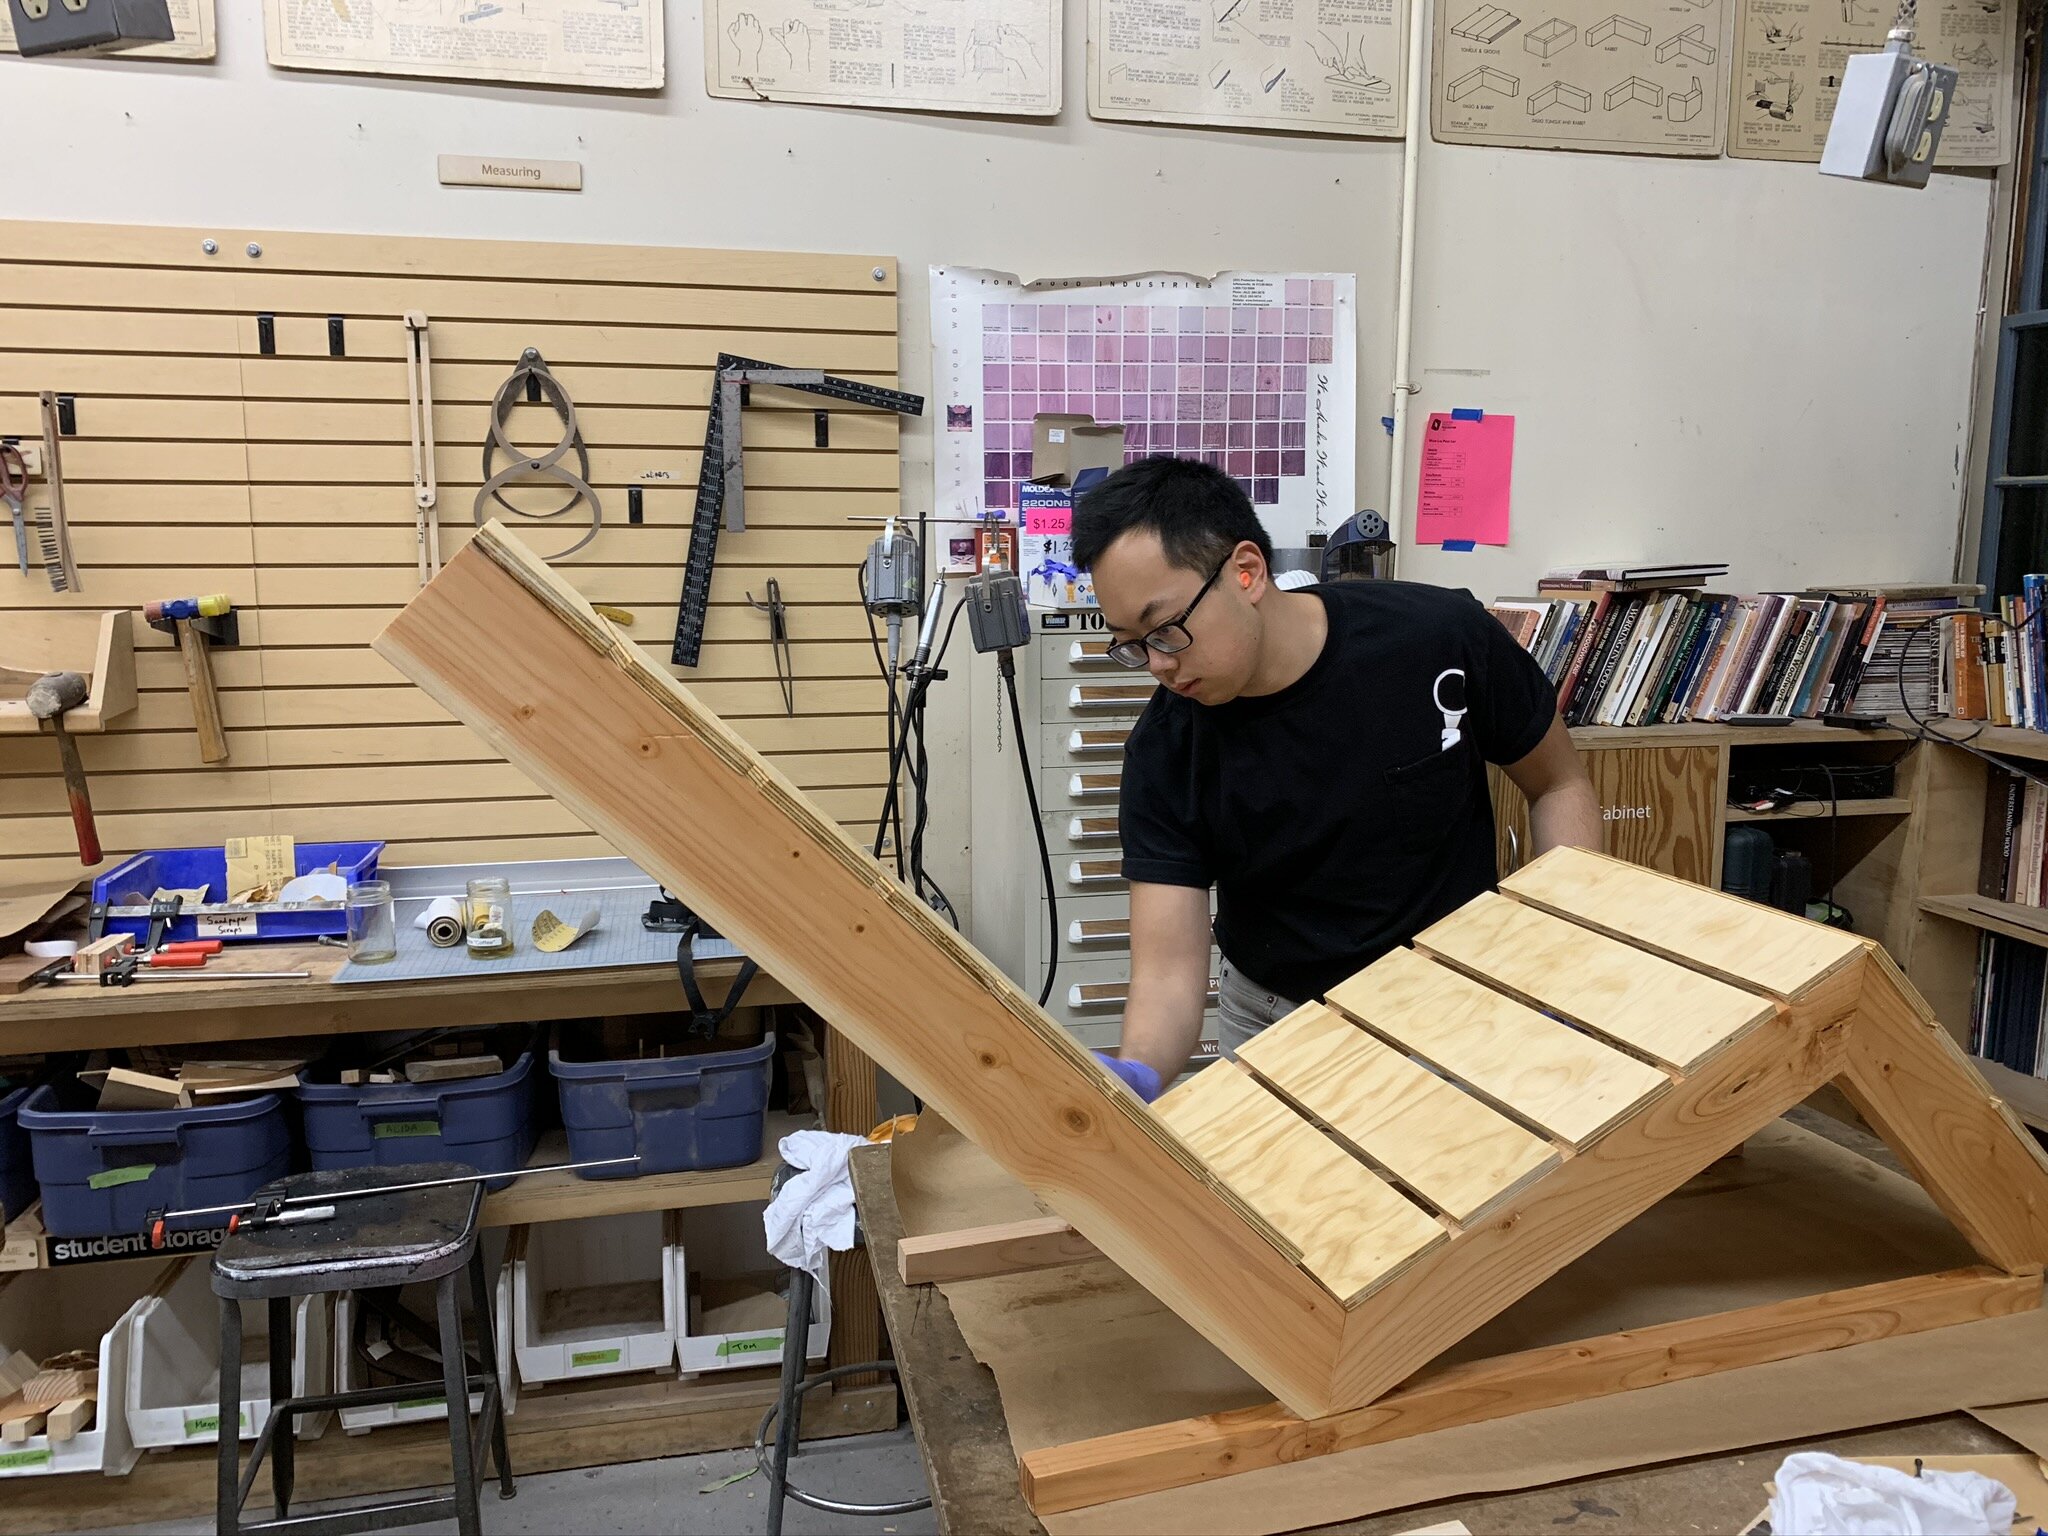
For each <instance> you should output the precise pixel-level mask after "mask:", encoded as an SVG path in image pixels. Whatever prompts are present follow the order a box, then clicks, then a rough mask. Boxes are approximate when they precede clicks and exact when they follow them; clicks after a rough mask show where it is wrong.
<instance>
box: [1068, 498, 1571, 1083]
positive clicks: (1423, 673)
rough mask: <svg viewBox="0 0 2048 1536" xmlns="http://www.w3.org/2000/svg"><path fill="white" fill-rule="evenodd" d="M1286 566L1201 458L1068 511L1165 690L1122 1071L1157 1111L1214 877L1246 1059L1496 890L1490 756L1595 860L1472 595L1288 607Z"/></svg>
mask: <svg viewBox="0 0 2048 1536" xmlns="http://www.w3.org/2000/svg"><path fill="white" fill-rule="evenodd" d="M1272 555H1273V546H1272V543H1271V541H1270V540H1269V539H1268V538H1267V536H1266V531H1265V529H1264V528H1262V527H1261V526H1260V524H1259V520H1258V516H1257V514H1256V513H1254V512H1253V510H1252V506H1251V502H1250V501H1249V500H1248V499H1247V498H1246V496H1245V494H1244V492H1243V491H1242V490H1240V489H1239V488H1238V485H1237V482H1236V481H1234V480H1232V479H1230V478H1229V477H1228V476H1227V475H1225V474H1223V473H1222V472H1221V471H1220V470H1216V469H1212V468H1209V467H1207V466H1205V465H1202V464H1199V463H1195V462H1192V461H1189V460H1184V459H1169V458H1153V459H1145V460H1143V461H1141V462H1140V463H1137V464H1132V465H1129V466H1127V467H1126V468H1124V469H1121V470H1119V471H1118V472H1117V473H1116V474H1114V475H1111V476H1110V477H1109V479H1107V480H1106V481H1104V482H1103V483H1102V485H1101V486H1099V487H1098V488H1097V489H1096V490H1095V491H1094V492H1092V493H1091V494H1089V495H1088V496H1086V497H1085V498H1084V499H1083V500H1082V502H1081V504H1080V505H1079V507H1077V508H1076V510H1075V514H1074V561H1075V564H1077V565H1079V566H1081V567H1082V568H1084V569H1086V570H1089V571H1091V572H1092V573H1093V575H1094V578H1095V595H1096V600H1097V601H1098V602H1099V603H1100V604H1101V606H1102V614H1103V617H1104V619H1106V620H1107V621H1108V624H1109V628H1110V632H1111V633H1110V639H1111V647H1110V655H1111V656H1112V657H1113V658H1114V659H1115V660H1117V661H1119V662H1121V663H1122V664H1123V665H1125V666H1128V667H1132V668H1138V667H1143V668H1145V669H1147V670H1149V671H1150V672H1151V674H1152V675H1153V677H1155V678H1156V679H1158V681H1159V684H1160V688H1159V691H1158V692H1157V693H1155V694H1153V696H1152V699H1151V701H1150V702H1149V703H1148V704H1147V705H1146V706H1145V712H1144V714H1143V715H1141V716H1140V717H1139V719H1138V723H1137V725H1136V726H1135V727H1134V728H1133V729H1132V731H1131V737H1130V742H1129V744H1128V745H1127V746H1126V748H1125V751H1124V772H1123V787H1122V792H1121V800H1122V808H1121V813H1120V823H1121V829H1122V841H1123V854H1124V877H1125V879H1126V880H1128V881H1129V883H1130V888H1131V993H1130V1003H1129V1006H1128V1007H1127V1008H1126V1010H1125V1012H1124V1027H1123V1043H1122V1047H1121V1056H1120V1058H1119V1059H1116V1060H1109V1059H1108V1058H1105V1062H1106V1064H1107V1065H1109V1066H1110V1068H1111V1069H1112V1070H1113V1071H1115V1072H1116V1073H1117V1074H1118V1075H1119V1076H1120V1077H1122V1078H1123V1079H1124V1081H1125V1082H1127V1083H1128V1084H1130V1086H1131V1087H1132V1089H1133V1090H1134V1091H1136V1092H1137V1093H1138V1094H1139V1096H1140V1097H1142V1098H1144V1099H1147V1100H1148V1101H1149V1100H1150V1099H1153V1098H1155V1097H1157V1096H1158V1094H1159V1092H1160V1090H1161V1089H1162V1087H1163V1086H1164V1085H1166V1084H1168V1083H1171V1082H1172V1081H1173V1079H1174V1078H1175V1077H1176V1076H1177V1075H1178V1074H1179V1073H1180V1072H1181V1070H1182V1069H1183V1068H1184V1067H1185V1066H1186V1064H1187V1061H1188V1058H1189V1057H1190V1056H1191V1055H1192V1054H1193V1053H1194V1049H1195V1045H1196V1042H1197V1040H1198V1039H1199V1037H1200V1033H1201V1025H1202V1010H1203V1006H1204V1001H1205V998H1206V996H1207V992H1208V982H1209V932H1210V922H1209V890H1210V887H1211V886H1214V887H1215V890H1216V921H1215V933H1216V942H1217V944H1218V945H1219V946H1220V947H1221V949H1222V951H1223V966H1222V971H1221V974H1220V976H1219V979H1218V988H1219V993H1220V995H1219V998H1218V1004H1217V1011H1218V1014H1219V1019H1220V1030H1221V1034H1222V1047H1223V1051H1224V1053H1225V1054H1226V1055H1232V1056H1234V1055H1235V1054H1236V1052H1237V1050H1238V1048H1239V1047H1240V1046H1242V1045H1244V1044H1245V1042H1246V1041H1248V1040H1250V1039H1251V1037H1252V1036H1253V1035H1254V1034H1256V1033H1257V1032H1258V1031H1259V1030H1261V1029H1263V1028H1265V1027H1266V1026H1267V1025H1268V1024H1271V1023H1273V1022H1274V1021H1275V1020H1277V1019H1279V1018H1281V1017H1282V1016H1283V1015H1285V1014H1287V1013H1289V1012H1291V1011H1292V1010H1293V1008H1294V1007H1295V1005H1296V1003H1297V1002H1300V1001H1306V1000H1308V999H1311V998H1316V997H1320V996H1321V995H1322V994H1323V993H1324V992H1325V991H1326V990H1327V989H1328V988H1329V987H1331V986H1332V985H1334V984H1335V983H1336V982H1339V981H1341V980H1343V979H1344V978H1345V977H1347V976H1349V975H1351V974H1352V973H1353V972H1355V971H1358V970H1360V969H1362V968H1363V967H1365V966H1367V965H1370V964H1371V963H1372V962H1373V961H1374V960H1376V959H1378V958H1379V957H1380V956H1381V955H1383V954H1385V953H1386V952H1387V951H1389V950H1391V949H1394V948H1397V947H1399V946H1400V945H1402V944H1405V943H1407V942H1408V940H1410V939H1411V938H1413V937H1414V936H1415V935H1416V934H1417V933H1419V932H1421V931H1422V930H1423V929H1424V928H1426V927H1428V926H1429V925H1430V924H1431V923H1433V922H1435V921H1436V920H1437V919H1438V918H1440V917H1442V916H1444V915H1445V914H1446V913H1448V912H1451V911H1452V910H1454V909H1455V908H1457V907H1459V906H1462V905H1463V904H1464V903H1465V902H1467V901H1469V900H1471V899H1472V898H1473V897H1474V896H1476V895H1478V894H1479V893H1480V892H1481V891H1484V890H1487V889H1488V888H1490V887H1491V886H1492V885H1493V883H1494V827H1493V807H1492V802H1491V799H1490V798H1489V796H1488V794H1487V785H1486V765H1487V764H1488V763H1498V764H1500V765H1501V766H1502V767H1503V768H1504V769H1505V770H1506V772H1507V775H1508V777H1509V778H1510V779H1512V780H1513V781H1514V783H1515V785H1516V787H1518V788H1519V789H1520V790H1521V791H1522V793H1523V794H1524V795H1526V796H1527V797H1528V800H1529V812H1530V815H1529V824H1530V829H1531V831H1532V833H1533V838H1534V842H1535V845H1536V846H1535V850H1534V851H1535V852H1537V853H1541V852H1543V851H1545V850H1546V849H1550V848H1555V847H1559V846H1561V845H1571V846H1577V847H1583V848H1597V847H1599V845H1600V808H1599V802H1598V801H1597V799H1596V798H1595V796H1594V794H1593V786H1592V783H1591V781H1590V780H1589V779H1588V778H1587V777H1586V771H1585V768H1584V767H1583V765H1581V763H1580V762H1579V757H1578V752H1577V750H1576V749H1575V748H1574V747H1573V746H1572V742H1571V737H1570V736H1569V735H1567V734H1566V732H1565V728H1564V722H1563V721H1562V720H1561V719H1559V718H1558V713H1557V696H1556V693H1555V691H1554V690H1553V689H1552V688H1551V686H1550V683H1549V681H1548V680H1547V679H1546V678H1545V677H1544V675H1543V673H1542V670H1541V669H1540V668H1538V667H1537V665H1536V663H1535V662H1534V661H1533V660H1531V659H1530V657H1529V655H1528V654H1527V653H1526V652H1525V651H1523V650H1522V648H1521V647H1520V646H1518V645H1517V644H1515V641H1514V639H1513V637H1512V636H1510V635H1509V634H1508V632H1507V631H1506V630H1505V629H1503V628H1502V627H1501V625H1500V624H1499V623H1497V622H1496V621H1495V620H1494V619H1493V617H1492V616H1491V615H1489V614H1488V613H1487V612H1486V610H1485V609H1483V608H1482V607H1480V606H1479V604H1478V602H1477V601H1476V600H1474V598H1473V597H1472V596H1471V594H1470V593H1467V592H1457V591H1450V590H1446V589H1444V588H1440V587H1428V586H1419V585H1415V584H1411V583H1406V582H1392V581H1358V582H1342V583H1338V584H1335V585H1331V586H1322V587H1311V588H1308V589H1305V590H1301V591H1288V590H1285V589H1283V588H1281V587H1279V586H1276V585H1275V584H1274V582H1273V578H1272V574H1271V570H1270V564H1271V561H1272Z"/></svg>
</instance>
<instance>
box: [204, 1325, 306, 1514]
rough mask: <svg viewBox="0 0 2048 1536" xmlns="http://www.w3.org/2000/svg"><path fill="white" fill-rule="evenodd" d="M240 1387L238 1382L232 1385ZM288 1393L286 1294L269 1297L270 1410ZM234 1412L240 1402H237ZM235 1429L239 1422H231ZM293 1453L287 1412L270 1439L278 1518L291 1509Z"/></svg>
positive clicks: (273, 1500)
mask: <svg viewBox="0 0 2048 1536" xmlns="http://www.w3.org/2000/svg"><path fill="white" fill-rule="evenodd" d="M236 1390H237V1391H240V1387H239V1385H238V1386H237V1388H236ZM291 1395H292V1299H291V1298H290V1297H289V1296H273V1297H271V1298H270V1406H271V1409H272V1411H273V1412H275V1411H276V1409H277V1408H278V1407H279V1406H280V1405H281V1404H283V1403H286V1402H288V1401H290V1399H291ZM236 1411H237V1413H239V1412H240V1405H239V1404H238V1405H237V1408H236ZM227 1425H228V1421H227V1420H226V1419H222V1420H221V1428H222V1432H223V1433H225V1432H226V1430H227ZM235 1427H236V1431H237V1432H238V1433H239V1431H240V1427H241V1422H240V1420H239V1418H238V1419H237V1420H236V1423H235ZM296 1454H297V1442H296V1441H294V1440H293V1438H292V1421H291V1419H290V1418H289V1417H288V1416H287V1417H285V1418H282V1419H280V1420H279V1421H278V1425H277V1433H276V1434H275V1435H273V1436H272V1437H271V1441H270V1490H271V1503H272V1504H273V1505H275V1506H276V1508H277V1518H278V1519H280V1520H282V1519H283V1518H284V1517H285V1516H286V1515H287V1514H289V1513H290V1512H291V1507H292V1484H293V1483H294V1482H295V1481H296V1480H297V1478H296V1470H295V1468H294V1466H293V1460H292V1458H293V1457H294V1456H295V1455H296Z"/></svg>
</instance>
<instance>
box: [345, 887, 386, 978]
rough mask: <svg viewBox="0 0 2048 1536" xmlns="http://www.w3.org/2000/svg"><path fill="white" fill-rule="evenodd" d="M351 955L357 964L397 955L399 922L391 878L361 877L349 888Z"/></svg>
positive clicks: (372, 963)
mask: <svg viewBox="0 0 2048 1536" xmlns="http://www.w3.org/2000/svg"><path fill="white" fill-rule="evenodd" d="M348 958H349V961H350V963H351V964H354V965H378V964H381V963H383V962H384V961H386V960H395V959H397V958H398V923H397V921H396V920H395V919H394V917H393V916H392V910H391V885H390V882H389V881H385V880H359V881H357V882H356V883H355V884H354V885H352V886H350V887H349V888H348Z"/></svg>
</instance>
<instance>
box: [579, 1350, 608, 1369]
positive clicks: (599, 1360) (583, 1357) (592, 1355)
mask: <svg viewBox="0 0 2048 1536" xmlns="http://www.w3.org/2000/svg"><path fill="white" fill-rule="evenodd" d="M618 1363H619V1351H618V1350H616V1349H579V1350H577V1351H576V1353H574V1354H573V1355H571V1356H570V1357H569V1369H570V1370H572V1371H581V1370H585V1369H587V1368H588V1367H590V1366H593V1365H617V1364H618Z"/></svg>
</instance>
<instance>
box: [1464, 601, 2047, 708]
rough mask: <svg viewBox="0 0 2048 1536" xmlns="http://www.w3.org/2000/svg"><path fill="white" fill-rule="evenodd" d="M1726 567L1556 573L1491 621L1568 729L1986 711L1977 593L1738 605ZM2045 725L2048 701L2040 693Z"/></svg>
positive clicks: (1497, 610) (1499, 609)
mask: <svg viewBox="0 0 2048 1536" xmlns="http://www.w3.org/2000/svg"><path fill="white" fill-rule="evenodd" d="M1725 573H1726V567H1725V566H1709V565H1691V566H1684V567H1665V568H1662V569H1661V570H1658V569H1651V568H1638V569H1635V570H1623V569H1619V568H1602V569H1598V570H1595V571H1569V572H1558V571H1554V572H1552V573H1551V574H1550V575H1548V576H1546V577H1544V578H1543V580H1542V581H1541V582H1539V583H1538V584H1537V595H1536V596H1535V597H1533V598H1503V599H1501V600H1500V601H1499V602H1497V603H1495V604H1494V605H1493V607H1492V609H1491V610H1490V611H1491V612H1493V613H1494V615H1495V616H1496V617H1497V618H1499V620H1500V621H1501V623H1503V624H1504V625H1506V626H1507V628H1508V631H1509V632H1510V633H1511V634H1513V635H1514V636H1515V638H1516V639H1517V640H1518V641H1520V642H1521V644H1522V645H1523V646H1524V648H1526V649H1527V650H1528V651H1529V652H1530V653H1531V654H1532V655H1533V656H1535V657H1536V659H1537V662H1538V664H1539V665H1541V666H1542V668H1543V670H1544V673H1545V675H1546V676H1548V677H1549V678H1550V680H1551V682H1552V683H1553V684H1554V685H1555V686H1556V688H1557V690H1558V702H1559V707H1560V709H1561V710H1562V711H1563V713H1564V717H1565V722H1566V723H1567V724H1569V725H1675V724H1680V723H1683V722H1686V721H1693V720H1724V719H1727V718H1728V717H1730V716H1733V715H1775V716H1787V717H1795V718H1798V717H1804V718H1813V717H1816V716H1819V715H1822V714H1829V713H1834V712H1837V711H1846V710H1850V709H1857V710H1861V711H1864V712H1873V713H1880V714H1903V713H1905V712H1906V706H1907V704H1908V703H1910V704H1911V706H1912V708H1913V710H1914V712H1915V713H1917V714H1919V715H1920V716H1921V717H1922V718H1927V717H1929V716H1932V715H1934V714H1936V713H1947V714H1952V715H1957V716H1958V717H1960V718H1966V719H1968V718H1983V716H1982V715H1975V716H1970V715H1963V714H1962V713H1961V711H1962V710H1963V709H1965V708H1972V707H1976V708H1982V707H1983V701H1984V699H1985V697H1986V695H1987V694H1988V691H1989V685H1988V682H1987V677H1988V672H1987V669H1986V667H1985V666H1984V665H1982V664H1980V659H1979V658H1980V652H1981V645H1980V634H1981V626H1979V627H1977V628H1969V627H1966V625H1965V623H1963V622H1950V621H1955V620H1970V619H1975V618H1976V617H1977V616H1976V615H1975V613H1974V611H1972V610H1966V609H1964V608H1963V607H1962V603H1963V601H1964V599H1965V598H1966V597H1968V596H1971V595H1974V594H1975V593H1976V592H1977V591H1979V590H1981V589H1979V588H1975V587H1938V588H1934V587H1848V588H1825V589H1822V588H1815V589H1811V590H1808V591H1803V592H1764V593H1759V594H1757V595H1755V596H1747V597H1738V596H1732V595H1729V594H1726V593H1716V592H1707V591H1703V590H1700V587H1701V584H1702V583H1703V582H1704V581H1705V580H1707V579H1710V577H1712V576H1714V575H1722V574H1725ZM2043 717H2044V719H2048V695H2044V711H2043Z"/></svg>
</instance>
